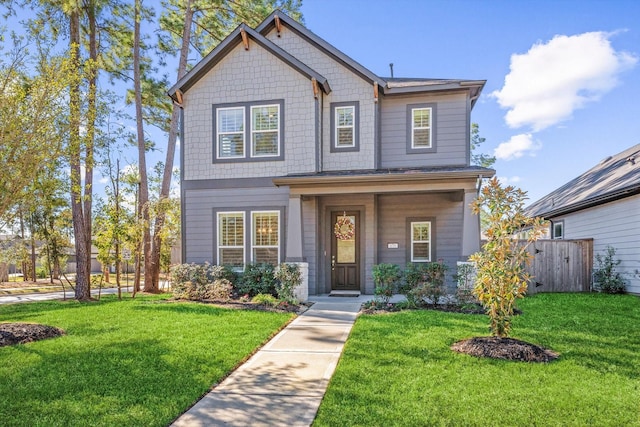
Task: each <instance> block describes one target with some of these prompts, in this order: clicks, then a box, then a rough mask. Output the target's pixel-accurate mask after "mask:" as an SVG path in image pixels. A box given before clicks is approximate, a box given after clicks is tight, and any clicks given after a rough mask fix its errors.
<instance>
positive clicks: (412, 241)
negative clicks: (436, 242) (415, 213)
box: [410, 221, 433, 262]
mask: <svg viewBox="0 0 640 427" xmlns="http://www.w3.org/2000/svg"><path fill="white" fill-rule="evenodd" d="M417 224H429V240H413V226H414V225H417ZM432 227H433V225H432V223H431V221H412V222H411V229H410V232H411V262H431V259H432V256H431V253H432V252H431V251H432V249H433V243H432V240H433V239H432V237H431V236H432V233H431V231H432ZM415 243H429V258H428V259H426V260H423V259H420V260H416V259H415V258H414V254H413V248H414V244H415Z"/></svg>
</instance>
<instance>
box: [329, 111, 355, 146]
mask: <svg viewBox="0 0 640 427" xmlns="http://www.w3.org/2000/svg"><path fill="white" fill-rule="evenodd" d="M359 104H360V103H359V102H358V101H353V102H332V103H331V152H340V151H358V150H359V149H360V141H359V131H358V127H359V123H358V121H359V119H360V117H359V116H360V108H359V107H360V105H359Z"/></svg>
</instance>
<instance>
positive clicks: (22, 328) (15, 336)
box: [0, 323, 64, 347]
mask: <svg viewBox="0 0 640 427" xmlns="http://www.w3.org/2000/svg"><path fill="white" fill-rule="evenodd" d="M61 335H64V331H63V330H62V329H59V328H56V327H54V326H47V325H40V324H37V323H0V347H4V346H7V345H15V344H25V343H28V342H33V341H39V340H44V339H47V338H55V337H59V336H61Z"/></svg>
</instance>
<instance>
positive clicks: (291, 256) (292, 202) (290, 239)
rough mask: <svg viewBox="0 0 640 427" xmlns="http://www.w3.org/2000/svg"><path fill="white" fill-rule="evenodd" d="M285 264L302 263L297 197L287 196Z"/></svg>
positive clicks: (300, 217)
mask: <svg viewBox="0 0 640 427" xmlns="http://www.w3.org/2000/svg"><path fill="white" fill-rule="evenodd" d="M285 261H286V262H302V261H304V259H303V256H302V204H301V202H300V196H299V195H290V196H289V214H288V216H287V257H286V259H285Z"/></svg>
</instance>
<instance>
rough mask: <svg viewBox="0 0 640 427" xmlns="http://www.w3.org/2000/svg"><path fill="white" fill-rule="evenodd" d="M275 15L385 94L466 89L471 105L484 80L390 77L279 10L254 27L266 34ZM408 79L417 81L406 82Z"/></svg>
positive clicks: (274, 21)
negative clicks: (336, 46) (382, 75)
mask: <svg viewBox="0 0 640 427" xmlns="http://www.w3.org/2000/svg"><path fill="white" fill-rule="evenodd" d="M276 18H277V20H278V21H279V22H280V23H281V24H284V25H285V26H287V27H288V28H289V29H291V30H292V31H293V32H295V33H296V34H298V35H299V36H300V37H302V38H304V39H305V40H307V41H308V42H309V43H311V44H312V45H314V46H316V47H317V48H318V49H320V50H321V51H323V52H324V53H326V54H327V55H329V56H330V57H332V58H333V59H335V60H336V61H338V62H339V63H341V64H343V65H344V66H346V67H347V68H348V69H350V70H351V71H353V72H354V73H356V74H357V75H359V76H360V77H362V78H363V79H364V80H366V81H368V82H369V83H378V85H379V87H380V90H381V91H382V93H383V94H385V95H393V94H396V93H398V94H402V93H417V92H433V91H443V90H451V89H469V90H470V92H471V102H472V104H471V105H472V106H473V105H474V104H475V102H476V100H477V99H478V97H479V96H480V92H481V91H482V88H483V87H484V84H485V83H486V80H443V79H399V78H395V79H394V78H387V77H380V76H378V75H376V74H375V73H374V72H372V71H371V70H369V69H367V68H366V67H364V66H363V65H362V64H360V63H358V62H357V61H355V60H354V59H353V58H351V57H349V56H348V55H346V54H344V53H343V52H341V51H340V50H338V49H336V48H335V47H334V46H332V45H331V44H330V43H328V42H327V41H325V40H324V39H323V38H321V37H319V36H318V35H316V34H314V33H313V32H312V31H311V30H309V29H308V28H306V27H305V26H304V25H302V24H300V23H299V22H297V21H296V20H295V19H293V18H291V17H290V16H288V15H287V14H286V13H284V12H282V11H280V10H275V11H274V12H273V13H271V15H269V16H268V17H267V18H266V19H265V20H264V21H263V22H262V23H261V24H260V25H258V26H257V27H256V31H258V32H260V33H261V34H263V35H266V34H268V33H269V32H270V31H272V30H273V29H274V28H276V25H277V24H276V22H277V21H276ZM409 82H412V83H417V84H407V83H409Z"/></svg>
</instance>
